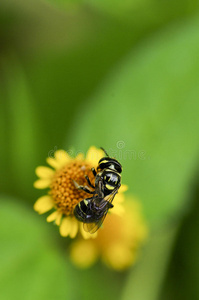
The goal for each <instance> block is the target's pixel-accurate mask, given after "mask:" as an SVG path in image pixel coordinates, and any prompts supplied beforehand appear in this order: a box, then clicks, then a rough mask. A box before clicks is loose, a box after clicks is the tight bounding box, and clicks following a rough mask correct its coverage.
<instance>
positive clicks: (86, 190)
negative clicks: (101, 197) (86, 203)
mask: <svg viewBox="0 0 199 300" xmlns="http://www.w3.org/2000/svg"><path fill="white" fill-rule="evenodd" d="M73 183H74V185H75V187H76V188H77V189H79V190H83V191H84V192H86V193H88V194H95V191H91V190H89V188H88V187H86V186H83V185H79V184H78V183H77V182H76V181H75V180H73Z"/></svg>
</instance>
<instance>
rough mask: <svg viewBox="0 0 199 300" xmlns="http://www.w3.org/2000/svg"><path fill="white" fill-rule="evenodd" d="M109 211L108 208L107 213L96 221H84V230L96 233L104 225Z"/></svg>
mask: <svg viewBox="0 0 199 300" xmlns="http://www.w3.org/2000/svg"><path fill="white" fill-rule="evenodd" d="M107 212H108V209H107V211H106V212H105V214H104V215H103V217H102V218H101V219H99V220H98V221H96V222H93V223H84V225H83V227H84V230H85V231H87V232H89V233H95V232H96V231H97V230H98V229H99V228H100V227H101V226H102V223H103V222H104V219H105V217H106V214H107Z"/></svg>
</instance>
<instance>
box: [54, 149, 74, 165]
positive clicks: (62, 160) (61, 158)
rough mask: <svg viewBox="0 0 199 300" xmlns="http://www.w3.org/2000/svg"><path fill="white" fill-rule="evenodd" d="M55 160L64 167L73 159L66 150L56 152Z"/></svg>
mask: <svg viewBox="0 0 199 300" xmlns="http://www.w3.org/2000/svg"><path fill="white" fill-rule="evenodd" d="M55 159H56V161H57V162H59V165H62V166H64V165H65V164H67V163H68V162H69V161H70V160H71V159H72V158H71V157H70V156H69V155H68V153H67V152H66V151H64V150H57V151H56V152H55Z"/></svg>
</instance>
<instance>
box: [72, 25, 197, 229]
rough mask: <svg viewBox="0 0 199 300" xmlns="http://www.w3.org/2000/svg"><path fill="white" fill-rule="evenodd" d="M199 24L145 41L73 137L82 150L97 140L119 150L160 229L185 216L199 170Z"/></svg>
mask: <svg viewBox="0 0 199 300" xmlns="http://www.w3.org/2000/svg"><path fill="white" fill-rule="evenodd" d="M198 25H199V23H198V21H197V20H194V21H193V22H191V23H189V24H186V25H182V26H181V27H180V28H176V29H174V27H172V28H170V29H169V30H167V31H165V32H164V34H163V33H161V36H158V37H157V39H152V40H151V41H149V40H148V41H147V42H148V46H147V47H146V44H145V43H143V44H142V45H141V47H138V48H137V49H134V51H133V53H132V54H129V55H128V57H126V58H125V60H124V62H121V63H120V64H119V65H118V66H117V67H116V68H114V70H113V71H112V73H111V74H110V76H109V78H108V79H107V80H106V82H105V84H104V85H103V86H102V87H101V88H100V89H99V90H98V91H97V92H96V93H95V95H94V96H93V97H92V98H91V99H90V104H89V106H86V105H82V106H81V107H80V109H79V114H78V116H77V118H76V120H75V124H78V123H79V128H78V130H77V134H76V135H74V134H73V132H72V133H71V138H70V140H72V141H73V145H75V146H76V148H77V149H78V150H81V149H84V150H85V149H86V148H87V147H88V146H89V144H90V142H91V141H92V144H94V145H98V146H100V145H102V146H103V147H105V148H106V149H107V151H109V150H110V151H109V152H111V151H112V153H114V151H115V148H116V147H118V149H117V150H116V151H117V152H116V155H117V157H121V159H120V160H121V162H122V165H123V167H124V175H123V178H124V182H125V183H127V184H128V185H129V186H130V191H131V192H132V193H134V194H135V195H137V196H139V197H140V198H141V199H142V201H143V203H144V208H145V212H146V214H147V216H148V218H149V219H150V220H151V221H152V223H154V222H159V223H160V222H165V221H168V218H169V217H175V216H176V213H178V212H179V210H183V207H184V204H185V201H184V200H185V199H186V197H187V196H188V193H189V183H190V180H191V178H192V174H193V172H194V170H195V162H196V160H197V157H198V147H199V136H198V132H199V119H198V111H199V102H198V99H197V95H198V93H199V64H198V60H197V57H198V51H199V37H198V29H197V28H198ZM76 126H77V125H76ZM185 141H186V142H185ZM121 143H122V144H121ZM78 147H80V148H78ZM120 147H122V148H121V149H119V148H120Z"/></svg>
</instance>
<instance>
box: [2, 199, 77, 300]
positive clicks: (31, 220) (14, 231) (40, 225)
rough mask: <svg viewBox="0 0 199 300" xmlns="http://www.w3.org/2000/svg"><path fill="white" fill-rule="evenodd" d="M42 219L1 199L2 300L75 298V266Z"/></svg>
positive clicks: (17, 205) (19, 206)
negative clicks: (54, 239) (60, 249)
mask: <svg viewBox="0 0 199 300" xmlns="http://www.w3.org/2000/svg"><path fill="white" fill-rule="evenodd" d="M41 220H42V219H41V216H38V215H36V214H34V212H33V211H30V210H28V209H27V208H25V207H22V206H21V205H20V204H19V202H17V201H16V199H9V198H8V197H5V196H1V198H0V228H1V230H0V240H1V247H0V265H1V272H0V290H1V299H16V300H18V299H42V300H43V299H60V300H61V299H73V291H72V288H73V271H72V268H71V265H70V263H69V262H68V261H67V260H66V259H65V258H64V256H63V253H62V252H61V251H58V248H57V247H56V244H55V243H54V242H55V241H53V238H52V233H51V235H50V232H48V231H47V230H46V227H45V225H44V222H41ZM48 226H49V224H48ZM64 255H65V253H64Z"/></svg>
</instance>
